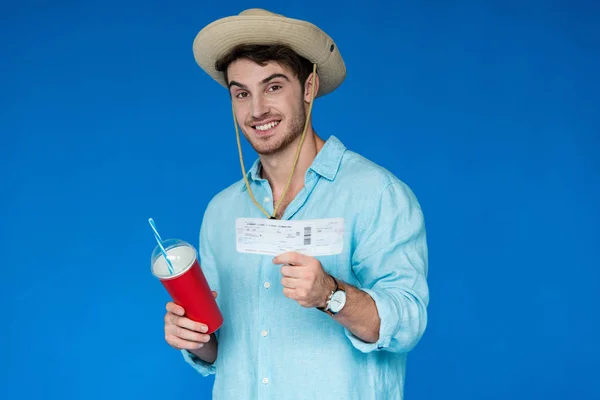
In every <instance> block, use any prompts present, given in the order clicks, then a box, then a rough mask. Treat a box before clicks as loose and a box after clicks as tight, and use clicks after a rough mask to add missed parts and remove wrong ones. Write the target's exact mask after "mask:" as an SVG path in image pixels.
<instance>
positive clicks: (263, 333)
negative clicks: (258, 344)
mask: <svg viewBox="0 0 600 400" xmlns="http://www.w3.org/2000/svg"><path fill="white" fill-rule="evenodd" d="M261 334H262V335H263V336H267V335H268V334H269V332H267V331H262V332H261Z"/></svg>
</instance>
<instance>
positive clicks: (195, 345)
mask: <svg viewBox="0 0 600 400" xmlns="http://www.w3.org/2000/svg"><path fill="white" fill-rule="evenodd" d="M165 340H166V341H167V343H169V344H170V345H171V346H173V347H175V348H177V349H186V350H197V349H199V348H201V347H202V346H204V343H202V342H194V341H190V340H185V339H182V338H180V337H177V336H175V335H173V334H171V333H167V334H166V335H165Z"/></svg>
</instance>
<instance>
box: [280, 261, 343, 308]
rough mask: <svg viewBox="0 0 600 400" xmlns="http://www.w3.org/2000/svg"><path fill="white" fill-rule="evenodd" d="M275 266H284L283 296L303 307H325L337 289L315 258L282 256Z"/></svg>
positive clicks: (282, 273) (282, 272)
mask: <svg viewBox="0 0 600 400" xmlns="http://www.w3.org/2000/svg"><path fill="white" fill-rule="evenodd" d="M273 264H277V265H282V267H281V275H282V278H281V284H282V285H283V294H284V295H285V296H286V297H288V298H290V299H292V300H295V301H297V302H298V304H300V305H301V306H303V307H307V308H312V307H325V305H326V304H327V298H328V297H329V294H330V293H331V291H332V290H333V289H334V287H335V282H334V281H333V278H332V277H331V276H330V275H329V274H327V273H326V272H325V270H323V266H322V265H321V263H320V262H319V260H317V259H316V258H314V257H311V256H306V255H303V254H300V253H296V252H288V253H283V254H280V255H279V256H277V257H275V258H274V259H273Z"/></svg>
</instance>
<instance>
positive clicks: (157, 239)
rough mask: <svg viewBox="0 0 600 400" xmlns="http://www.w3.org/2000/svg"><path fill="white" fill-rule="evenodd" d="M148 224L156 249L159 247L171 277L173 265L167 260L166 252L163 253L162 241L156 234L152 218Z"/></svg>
mask: <svg viewBox="0 0 600 400" xmlns="http://www.w3.org/2000/svg"><path fill="white" fill-rule="evenodd" d="M148 222H149V223H150V226H151V227H152V230H153V231H154V238H155V239H156V242H157V243H158V247H160V251H161V253H162V255H163V257H164V258H165V260H166V261H167V266H168V267H169V272H170V273H171V275H172V274H173V265H172V264H171V260H169V259H168V258H167V252H166V251H165V247H164V245H163V241H162V239H161V237H160V235H159V234H158V230H157V229H156V224H155V223H154V220H153V219H152V218H149V219H148Z"/></svg>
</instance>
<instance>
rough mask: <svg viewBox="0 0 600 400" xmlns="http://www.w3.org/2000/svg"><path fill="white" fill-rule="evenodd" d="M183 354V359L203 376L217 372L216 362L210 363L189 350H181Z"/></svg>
mask: <svg viewBox="0 0 600 400" xmlns="http://www.w3.org/2000/svg"><path fill="white" fill-rule="evenodd" d="M181 354H182V355H183V359H184V360H185V361H186V362H187V363H188V364H189V365H191V366H192V368H194V369H195V370H196V371H197V372H198V373H200V374H201V375H202V376H205V377H206V376H209V375H214V374H215V372H216V368H215V365H214V364H209V363H207V362H205V361H202V360H201V359H199V358H198V357H196V355H194V354H192V353H190V352H189V351H187V350H181Z"/></svg>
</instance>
